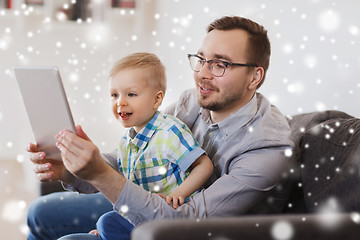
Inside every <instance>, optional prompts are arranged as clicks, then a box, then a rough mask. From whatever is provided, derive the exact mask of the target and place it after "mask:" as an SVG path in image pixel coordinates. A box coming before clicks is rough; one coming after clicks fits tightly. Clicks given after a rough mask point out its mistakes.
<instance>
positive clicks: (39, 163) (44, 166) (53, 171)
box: [26, 143, 74, 183]
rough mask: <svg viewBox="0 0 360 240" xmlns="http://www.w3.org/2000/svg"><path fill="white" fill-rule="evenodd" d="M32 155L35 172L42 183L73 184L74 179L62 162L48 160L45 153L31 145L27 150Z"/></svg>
mask: <svg viewBox="0 0 360 240" xmlns="http://www.w3.org/2000/svg"><path fill="white" fill-rule="evenodd" d="M26 151H28V152H29V153H30V160H31V161H32V162H33V163H34V169H33V170H34V172H35V174H36V177H37V178H38V179H39V180H40V181H41V182H51V181H58V180H61V181H63V182H66V183H71V181H72V180H73V179H74V176H72V175H71V174H70V173H69V172H68V171H67V170H66V168H65V166H64V164H63V162H62V161H58V160H52V159H47V158H46V154H45V153H44V152H39V149H38V147H37V145H36V144H33V143H30V144H29V145H28V147H27V148H26Z"/></svg>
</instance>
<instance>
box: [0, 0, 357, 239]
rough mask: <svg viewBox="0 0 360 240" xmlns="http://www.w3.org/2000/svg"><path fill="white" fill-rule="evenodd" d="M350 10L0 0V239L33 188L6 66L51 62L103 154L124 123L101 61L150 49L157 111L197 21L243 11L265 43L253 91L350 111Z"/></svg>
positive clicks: (172, 88) (199, 2)
mask: <svg viewBox="0 0 360 240" xmlns="http://www.w3.org/2000/svg"><path fill="white" fill-rule="evenodd" d="M359 9H360V2H359V1H356V0H347V1H342V0H334V1H328V0H274V1H271V2H270V1H264V0H262V1H259V0H252V1H243V0H222V1H215V0H196V1H193V0H117V1H110V0H81V1H80V0H77V1H75V0H46V1H45V0H44V1H41V0H28V1H26V0H0V204H1V205H0V229H1V230H2V231H1V232H2V237H0V238H1V239H26V237H25V236H26V232H27V227H26V222H25V218H26V210H27V207H28V205H29V203H30V202H31V201H32V200H33V199H34V198H36V197H37V196H38V194H39V193H38V186H39V183H38V182H37V180H36V179H35V177H34V174H33V172H32V165H31V164H30V163H29V160H28V154H27V153H26V152H25V150H24V149H25V148H26V146H27V143H29V142H33V141H34V138H33V135H32V130H31V126H30V124H29V121H28V118H27V114H26V111H25V108H24V104H23V102H22V99H21V96H20V91H19V88H18V86H17V83H16V80H15V78H14V73H13V71H12V68H13V66H46V65H51V66H57V67H58V68H59V69H60V72H61V75H62V78H63V82H64V87H65V91H66V94H67V97H68V99H69V104H70V107H71V110H72V113H73V116H74V120H75V122H76V124H81V125H82V126H83V128H84V130H85V131H86V132H87V133H88V135H89V136H90V137H91V138H92V140H93V141H94V142H95V143H96V144H97V145H98V146H99V148H100V149H101V151H103V152H107V151H112V150H113V149H114V148H115V147H116V145H117V142H118V140H119V137H120V135H121V134H122V133H123V131H124V129H123V128H122V127H121V125H120V124H119V123H117V122H116V121H115V120H114V119H113V116H112V115H111V111H110V105H109V96H108V95H109V94H108V89H107V78H106V76H107V72H108V70H109V68H110V66H111V64H112V63H113V62H114V61H115V60H117V59H118V58H121V57H123V56H125V55H127V54H129V53H132V52H139V51H148V52H153V53H155V54H157V55H158V56H159V57H160V59H161V60H162V61H163V63H164V64H165V66H166V69H167V77H168V90H167V93H166V98H165V101H164V103H163V107H165V106H166V105H168V104H170V103H172V102H174V101H176V100H177V98H178V97H179V96H180V94H181V92H182V91H183V90H185V89H188V88H192V87H193V79H192V71H191V69H190V67H189V66H188V62H187V58H186V54H187V53H196V52H197V50H198V48H199V47H200V45H201V42H202V39H203V38H204V36H205V34H206V31H205V29H206V27H207V25H208V24H209V23H210V22H211V21H213V20H214V19H216V18H219V17H222V16H224V15H238V16H245V17H248V18H250V19H252V20H255V21H256V22H258V23H260V24H262V25H264V26H265V28H266V29H267V30H268V33H269V37H270V41H271V43H272V56H271V63H270V68H269V71H268V74H267V79H266V81H265V83H264V85H263V86H262V87H261V88H260V89H259V92H261V93H263V94H264V95H265V96H266V97H267V98H268V99H269V100H270V101H271V102H272V103H273V104H275V105H276V106H278V107H279V109H280V110H281V111H282V112H283V113H284V114H285V115H289V116H291V115H294V114H299V113H306V112H311V111H322V110H330V109H336V110H341V111H345V112H347V113H349V114H351V115H353V116H355V117H359V116H360V108H359V107H358V105H357V103H358V101H359V100H360V97H359V93H360V78H359V70H360V29H359V28H360V17H359V13H358V11H359ZM54 110H56V109H54ZM7 234H8V235H7Z"/></svg>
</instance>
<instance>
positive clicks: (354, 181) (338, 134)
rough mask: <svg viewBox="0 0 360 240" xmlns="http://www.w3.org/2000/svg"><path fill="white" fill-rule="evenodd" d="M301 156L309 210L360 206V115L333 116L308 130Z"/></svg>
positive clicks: (359, 208) (303, 140)
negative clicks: (352, 116)
mask: <svg viewBox="0 0 360 240" xmlns="http://www.w3.org/2000/svg"><path fill="white" fill-rule="evenodd" d="M301 156H302V160H303V163H302V168H301V176H302V183H303V190H304V197H305V203H306V207H307V208H308V210H309V211H311V212H314V211H324V210H325V211H345V212H351V211H359V210H360V204H359V199H360V184H359V183H360V119H358V118H348V119H345V118H338V119H331V120H328V121H325V122H323V123H321V124H318V125H316V126H315V127H313V128H311V129H310V130H308V131H306V133H305V135H304V136H303V137H302V140H301Z"/></svg>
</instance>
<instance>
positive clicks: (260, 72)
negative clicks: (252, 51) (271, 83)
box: [249, 67, 264, 89]
mask: <svg viewBox="0 0 360 240" xmlns="http://www.w3.org/2000/svg"><path fill="white" fill-rule="evenodd" d="M263 77H264V69H263V68H262V67H257V68H256V70H255V72H254V74H253V79H252V81H251V82H250V84H249V89H256V88H257V86H258V85H259V83H260V82H261V80H262V79H263Z"/></svg>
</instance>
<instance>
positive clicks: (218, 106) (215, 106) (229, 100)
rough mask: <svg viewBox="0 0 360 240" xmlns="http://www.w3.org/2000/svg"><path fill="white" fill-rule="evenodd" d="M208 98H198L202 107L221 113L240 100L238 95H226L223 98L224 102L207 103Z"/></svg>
mask: <svg viewBox="0 0 360 240" xmlns="http://www.w3.org/2000/svg"><path fill="white" fill-rule="evenodd" d="M207 98H208V97H207V96H205V97H204V96H201V95H199V96H198V103H199V105H200V107H202V108H204V109H207V110H210V111H220V110H223V109H224V108H226V107H227V106H229V105H232V104H233V103H234V102H236V101H238V100H239V97H238V96H236V95H233V96H231V95H225V96H223V99H222V101H216V100H213V101H206V99H207Z"/></svg>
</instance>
